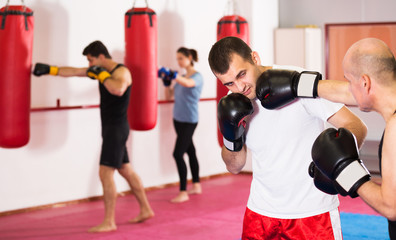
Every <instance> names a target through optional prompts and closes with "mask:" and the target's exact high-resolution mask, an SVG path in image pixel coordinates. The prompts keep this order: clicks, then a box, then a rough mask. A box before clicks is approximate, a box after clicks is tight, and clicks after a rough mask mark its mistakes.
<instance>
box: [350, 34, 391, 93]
mask: <svg viewBox="0 0 396 240" xmlns="http://www.w3.org/2000/svg"><path fill="white" fill-rule="evenodd" d="M343 68H344V72H345V73H350V74H353V75H354V76H355V77H357V78H358V77H360V76H361V75H363V74H366V75H368V76H370V77H371V78H373V79H376V81H377V82H378V83H379V84H386V85H388V84H391V83H393V81H396V60H395V57H394V55H393V53H392V51H391V50H390V48H389V47H388V46H387V45H386V44H385V43H384V42H383V41H381V40H379V39H376V38H365V39H362V40H360V41H358V42H356V43H354V44H353V45H352V46H351V47H350V48H349V49H348V51H347V53H346V54H345V57H344V61H343Z"/></svg>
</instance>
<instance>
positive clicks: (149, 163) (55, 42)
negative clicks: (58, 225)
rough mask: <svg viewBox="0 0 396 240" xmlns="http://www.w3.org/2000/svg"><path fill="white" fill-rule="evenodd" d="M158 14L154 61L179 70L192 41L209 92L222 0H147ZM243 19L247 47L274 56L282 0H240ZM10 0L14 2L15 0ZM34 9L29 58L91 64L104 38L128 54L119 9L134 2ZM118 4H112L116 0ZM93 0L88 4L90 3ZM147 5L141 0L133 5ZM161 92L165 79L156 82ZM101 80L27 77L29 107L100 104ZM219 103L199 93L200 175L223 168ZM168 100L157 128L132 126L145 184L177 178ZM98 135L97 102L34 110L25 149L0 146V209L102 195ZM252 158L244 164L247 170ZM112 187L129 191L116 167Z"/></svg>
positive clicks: (55, 1) (102, 0)
mask: <svg viewBox="0 0 396 240" xmlns="http://www.w3.org/2000/svg"><path fill="white" fill-rule="evenodd" d="M148 2H149V7H150V8H152V9H153V10H154V11H155V12H156V13H157V17H158V64H159V65H164V66H169V67H172V68H175V69H177V64H176V61H175V52H176V49H177V48H178V47H180V46H182V45H183V46H186V47H190V48H195V49H197V50H198V53H199V57H200V61H199V63H198V64H197V65H196V68H197V69H198V70H199V71H200V72H201V73H202V74H203V76H204V80H205V83H204V89H203V93H202V98H214V97H215V94H216V82H215V81H216V79H215V78H214V76H213V75H212V73H211V71H210V69H209V66H208V64H207V55H208V52H209V50H210V48H211V46H212V45H213V43H214V42H215V41H216V24H217V21H218V20H219V19H220V18H221V17H222V16H223V13H224V12H225V8H226V4H227V0H218V1H212V0H152V1H150V0H149V1H148ZM237 2H238V7H239V12H238V14H240V15H241V16H244V17H245V18H247V20H248V21H249V25H250V32H251V46H252V48H253V49H255V50H258V51H259V52H260V53H261V58H262V62H263V63H264V64H272V63H273V47H272V46H273V29H275V28H276V27H278V0H266V1H260V0H238V1H237ZM10 3H11V4H15V5H16V4H19V3H20V1H16V0H11V1H10ZM26 3H27V6H28V7H29V8H31V9H32V10H33V11H34V17H35V32H34V34H35V36H34V49H33V63H36V62H44V63H50V64H56V65H71V66H87V61H86V59H85V57H84V56H82V54H81V53H82V50H83V48H84V47H85V46H86V45H87V44H89V43H90V42H92V41H94V40H101V41H103V42H104V43H105V45H106V46H107V47H108V48H109V51H110V53H111V54H112V56H113V58H114V59H115V60H116V61H119V62H123V58H124V14H125V12H126V11H127V10H129V9H130V8H131V7H132V3H133V1H106V0H84V1H77V0H30V1H27V2H26ZM115 3H116V4H115ZM93 6H94V7H93ZM140 6H144V1H143V0H141V1H137V3H136V7H140ZM158 86H159V99H163V87H162V83H161V82H160V81H159V85H158ZM98 97H99V95H98V91H97V83H96V82H95V81H91V80H89V79H88V78H60V77H51V76H43V77H40V78H37V77H34V76H32V107H33V108H40V107H53V106H55V105H56V100H57V99H60V101H61V106H75V105H92V104H93V105H96V104H98V103H99V99H98ZM216 105H217V104H216V102H215V101H202V102H200V105H199V111H200V120H199V124H198V127H197V129H196V132H195V135H194V141H195V145H196V149H197V154H198V159H199V162H200V170H201V172H200V173H201V174H200V175H201V176H209V175H213V174H219V173H224V172H226V169H225V167H224V164H223V162H222V160H221V157H220V148H219V146H218V143H217V136H216V134H217V129H216ZM172 108H173V104H172V103H165V104H160V105H159V108H158V121H157V125H156V127H155V128H154V129H153V130H150V131H131V133H130V138H129V140H128V143H127V146H128V150H129V156H130V160H131V162H132V165H133V166H134V167H135V169H136V171H137V172H138V174H139V175H140V177H141V178H142V181H143V184H144V186H145V187H151V186H158V185H162V184H167V183H174V182H178V175H177V170H176V166H175V163H174V160H173V158H172V151H173V147H174V141H175V133H174V129H173V125H172ZM100 144H101V135H100V119H99V109H98V108H88V109H76V110H62V111H39V112H37V111H35V112H32V113H31V138H30V142H29V143H28V144H27V145H26V146H24V147H21V148H17V149H4V148H0V196H1V197H0V212H3V211H10V210H15V209H21V208H27V207H33V206H39V205H44V204H51V203H57V202H63V201H69V200H76V199H82V198H87V197H90V196H98V195H101V194H102V193H101V186H100V181H99V178H98V168H99V167H98V158H99V153H100ZM249 167H250V166H247V169H249ZM189 178H190V174H189ZM116 183H117V186H118V191H126V190H128V186H127V184H126V183H125V182H124V181H123V179H121V177H120V176H119V175H116Z"/></svg>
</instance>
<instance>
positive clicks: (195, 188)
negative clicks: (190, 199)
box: [188, 183, 202, 194]
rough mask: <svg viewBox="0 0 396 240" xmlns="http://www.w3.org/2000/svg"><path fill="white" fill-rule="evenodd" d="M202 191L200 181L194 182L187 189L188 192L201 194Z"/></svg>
mask: <svg viewBox="0 0 396 240" xmlns="http://www.w3.org/2000/svg"><path fill="white" fill-rule="evenodd" d="M201 193H202V188H201V184H200V183H194V184H193V188H192V189H191V190H190V191H188V194H201Z"/></svg>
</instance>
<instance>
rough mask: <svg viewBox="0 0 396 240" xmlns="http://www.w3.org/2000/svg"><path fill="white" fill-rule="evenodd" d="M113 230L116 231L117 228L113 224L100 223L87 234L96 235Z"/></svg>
mask: <svg viewBox="0 0 396 240" xmlns="http://www.w3.org/2000/svg"><path fill="white" fill-rule="evenodd" d="M115 230H117V226H116V225H115V224H107V223H101V224H99V225H98V226H95V227H92V228H90V229H89V230H88V232H91V233H98V232H111V231H115Z"/></svg>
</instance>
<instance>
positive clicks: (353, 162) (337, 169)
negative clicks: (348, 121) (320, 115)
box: [311, 128, 371, 198]
mask: <svg viewBox="0 0 396 240" xmlns="http://www.w3.org/2000/svg"><path fill="white" fill-rule="evenodd" d="M311 154H312V159H313V161H314V163H315V165H316V167H317V168H318V169H319V170H320V171H321V172H322V173H323V174H325V175H326V176H327V177H328V178H329V179H331V180H332V181H334V186H335V187H336V189H337V191H338V193H339V194H341V195H342V196H347V195H349V196H350V197H352V198H354V197H357V196H358V194H357V190H358V189H359V187H360V186H361V185H362V184H363V183H365V182H367V181H369V180H370V178H371V176H370V173H369V171H368V170H367V168H366V167H365V166H364V164H363V162H362V161H361V160H360V159H359V153H358V149H357V144H356V141H355V136H354V135H353V134H352V133H351V132H350V131H349V130H347V129H345V128H340V129H338V130H336V129H334V128H328V129H326V130H324V131H323V132H322V133H321V134H320V135H319V136H318V137H317V138H316V140H315V142H314V144H313V146H312V152H311Z"/></svg>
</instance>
